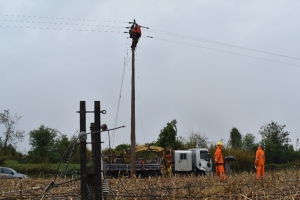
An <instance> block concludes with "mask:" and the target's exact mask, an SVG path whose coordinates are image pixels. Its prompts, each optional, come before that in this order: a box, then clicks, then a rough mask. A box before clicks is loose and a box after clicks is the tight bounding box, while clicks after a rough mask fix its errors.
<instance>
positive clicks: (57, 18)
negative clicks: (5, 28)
mask: <svg viewBox="0 0 300 200" xmlns="http://www.w3.org/2000/svg"><path fill="white" fill-rule="evenodd" d="M0 16H2V17H24V18H38V19H55V20H72V21H87V22H108V23H126V24H128V22H120V21H111V20H99V19H80V18H67V17H44V16H32V15H12V14H0Z"/></svg>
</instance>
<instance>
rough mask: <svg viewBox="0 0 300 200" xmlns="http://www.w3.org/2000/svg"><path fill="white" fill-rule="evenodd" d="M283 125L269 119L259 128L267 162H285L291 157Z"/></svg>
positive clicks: (286, 132)
mask: <svg viewBox="0 0 300 200" xmlns="http://www.w3.org/2000/svg"><path fill="white" fill-rule="evenodd" d="M285 127H286V125H279V124H277V123H276V122H273V121H271V123H269V124H266V125H264V126H262V127H261V128H260V131H259V132H258V133H259V134H260V135H261V136H262V144H263V145H264V148H265V153H266V160H267V163H275V164H280V163H285V162H287V161H289V160H290V158H291V157H292V156H291V155H290V152H292V150H291V148H292V147H290V145H289V142H290V139H289V138H288V136H289V132H288V131H285V130H284V128H285Z"/></svg>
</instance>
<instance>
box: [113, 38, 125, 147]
mask: <svg viewBox="0 0 300 200" xmlns="http://www.w3.org/2000/svg"><path fill="white" fill-rule="evenodd" d="M125 47H126V50H125V55H124V63H123V71H122V78H121V86H120V91H119V99H118V105H117V112H116V117H115V123H114V127H116V126H117V125H118V119H119V111H120V103H121V97H122V90H123V82H124V76H125V69H126V67H127V63H128V60H127V59H128V38H127V39H126V46H125ZM115 133H116V130H113V133H112V142H111V145H112V146H114V142H115Z"/></svg>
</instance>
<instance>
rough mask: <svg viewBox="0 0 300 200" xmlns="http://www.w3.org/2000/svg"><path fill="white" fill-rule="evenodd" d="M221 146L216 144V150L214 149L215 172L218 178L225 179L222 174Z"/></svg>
mask: <svg viewBox="0 0 300 200" xmlns="http://www.w3.org/2000/svg"><path fill="white" fill-rule="evenodd" d="M221 149H222V146H220V145H218V148H217V150H216V151H215V155H214V161H215V164H216V174H217V176H218V177H219V178H220V180H221V181H225V180H226V176H225V174H224V160H223V156H222V150H221Z"/></svg>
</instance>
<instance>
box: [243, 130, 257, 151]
mask: <svg viewBox="0 0 300 200" xmlns="http://www.w3.org/2000/svg"><path fill="white" fill-rule="evenodd" d="M242 146H243V149H244V150H245V151H250V150H252V149H253V147H254V146H255V136H254V135H253V134H251V133H247V134H246V135H245V136H244V137H243V139H242Z"/></svg>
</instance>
